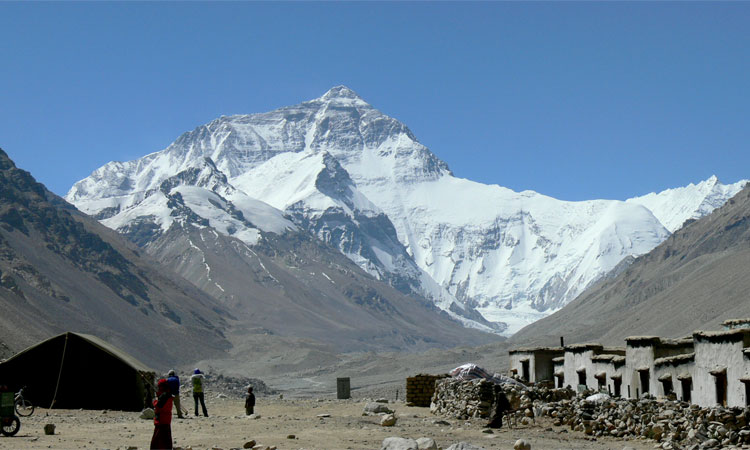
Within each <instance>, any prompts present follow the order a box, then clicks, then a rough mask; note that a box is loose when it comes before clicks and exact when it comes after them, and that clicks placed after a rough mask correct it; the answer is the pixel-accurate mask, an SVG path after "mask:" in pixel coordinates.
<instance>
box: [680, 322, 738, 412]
mask: <svg viewBox="0 0 750 450" xmlns="http://www.w3.org/2000/svg"><path fill="white" fill-rule="evenodd" d="M693 340H694V341H695V366H694V369H693V383H694V386H693V402H694V403H696V404H698V405H701V406H713V405H716V404H718V405H722V406H746V405H750V389H748V387H749V386H748V381H750V379H749V378H750V354H749V353H750V329H748V328H739V327H737V328H732V329H729V330H727V331H713V332H709V331H696V332H695V333H693Z"/></svg>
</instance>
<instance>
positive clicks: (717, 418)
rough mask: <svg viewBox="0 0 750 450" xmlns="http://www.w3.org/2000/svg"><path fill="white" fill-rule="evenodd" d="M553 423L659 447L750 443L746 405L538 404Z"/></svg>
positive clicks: (580, 401) (643, 401) (644, 402)
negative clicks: (638, 439) (651, 442)
mask: <svg viewBox="0 0 750 450" xmlns="http://www.w3.org/2000/svg"><path fill="white" fill-rule="evenodd" d="M539 406H540V409H541V412H542V414H543V415H548V416H550V417H552V418H553V419H554V424H555V425H558V426H561V425H563V426H569V427H570V428H571V429H572V430H575V431H582V432H583V433H585V434H587V435H592V436H614V437H618V438H622V437H626V436H627V437H644V438H649V439H654V440H655V441H657V442H659V443H661V444H660V447H661V448H663V449H673V448H696V449H697V448H714V447H720V446H721V447H726V446H729V445H741V444H750V428H748V422H750V408H722V407H718V406H717V407H714V408H701V407H699V406H697V405H691V404H689V403H685V402H676V401H669V400H667V401H663V402H662V401H659V402H657V401H655V400H650V399H641V400H624V399H610V400H607V401H603V402H601V403H598V404H594V403H591V402H587V401H586V400H585V398H583V397H578V398H576V399H574V400H563V401H560V402H553V403H548V404H546V405H539Z"/></svg>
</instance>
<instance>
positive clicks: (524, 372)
mask: <svg viewBox="0 0 750 450" xmlns="http://www.w3.org/2000/svg"><path fill="white" fill-rule="evenodd" d="M521 378H523V379H524V381H530V375H529V360H528V359H527V360H525V361H521Z"/></svg>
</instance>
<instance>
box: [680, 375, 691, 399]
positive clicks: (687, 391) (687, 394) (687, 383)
mask: <svg viewBox="0 0 750 450" xmlns="http://www.w3.org/2000/svg"><path fill="white" fill-rule="evenodd" d="M680 387H681V388H682V401H683V402H688V403H690V402H691V401H692V399H693V396H692V395H691V393H692V391H693V379H692V378H684V379H682V380H680Z"/></svg>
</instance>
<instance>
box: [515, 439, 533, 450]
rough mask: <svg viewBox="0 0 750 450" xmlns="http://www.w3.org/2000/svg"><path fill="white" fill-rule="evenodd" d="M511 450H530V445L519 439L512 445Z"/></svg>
mask: <svg viewBox="0 0 750 450" xmlns="http://www.w3.org/2000/svg"><path fill="white" fill-rule="evenodd" d="M513 450H531V444H529V443H528V442H526V440H525V439H519V440H517V441H516V443H515V444H513Z"/></svg>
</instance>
